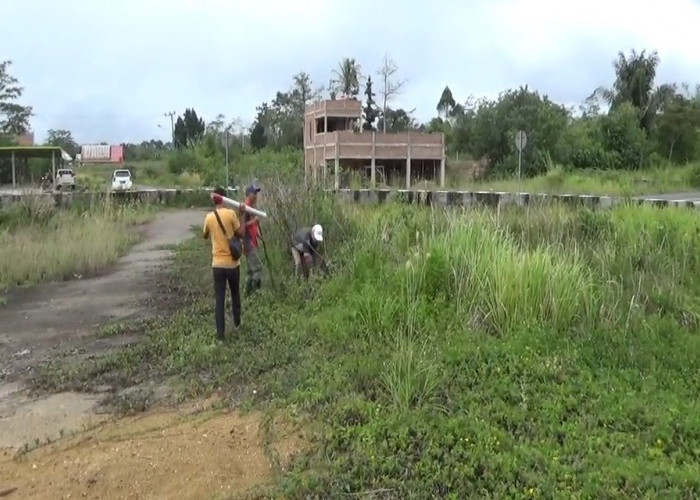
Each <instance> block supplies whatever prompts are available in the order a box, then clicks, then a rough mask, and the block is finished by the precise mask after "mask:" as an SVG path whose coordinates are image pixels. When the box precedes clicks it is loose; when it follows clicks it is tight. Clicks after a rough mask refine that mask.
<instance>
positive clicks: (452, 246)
mask: <svg viewBox="0 0 700 500" xmlns="http://www.w3.org/2000/svg"><path fill="white" fill-rule="evenodd" d="M270 196H271V198H273V197H274V198H275V199H274V200H270V201H269V202H268V204H269V205H270V206H271V213H274V214H276V215H275V217H273V220H272V222H273V223H274V224H270V225H269V227H265V229H266V242H267V245H268V249H269V250H270V253H271V254H272V255H271V260H272V266H273V269H274V271H275V280H276V281H275V283H276V289H272V288H271V287H270V284H269V281H268V282H267V283H266V289H265V290H263V292H262V293H261V294H260V295H259V296H257V297H255V300H252V301H246V302H245V304H244V308H245V310H244V326H243V327H242V329H241V330H240V332H238V333H237V334H236V336H235V337H234V339H233V340H231V341H230V342H228V343H227V344H225V345H223V346H217V345H215V344H214V343H213V338H214V332H213V314H212V308H213V300H212V297H211V296H210V295H211V293H210V288H211V285H210V274H209V272H208V267H207V266H208V259H209V253H208V252H209V250H208V248H207V247H206V244H205V243H204V242H202V241H201V240H198V239H193V240H192V241H190V242H188V243H186V244H184V245H182V246H181V247H180V248H179V251H178V256H177V259H176V261H175V263H174V268H173V270H172V289H171V290H170V293H171V294H172V295H174V296H177V297H178V298H179V299H178V300H181V304H180V306H178V308H177V309H178V311H177V312H176V313H175V314H173V315H172V316H169V317H167V318H160V319H154V320H153V321H152V322H151V324H150V325H148V327H147V328H144V327H143V325H140V326H138V325H136V326H134V327H133V328H138V329H139V331H142V330H143V331H146V332H147V333H146V334H145V337H144V340H143V342H142V343H141V344H139V345H137V346H133V347H131V348H129V349H128V350H125V351H123V352H121V353H119V354H116V355H110V356H108V357H105V358H101V359H97V360H94V361H92V362H89V363H88V364H86V365H83V366H82V367H81V368H80V369H77V370H76V369H73V368H71V369H66V368H65V367H61V366H55V367H47V368H46V369H45V371H43V372H40V373H39V374H38V375H37V378H36V379H35V383H36V384H37V385H38V386H40V387H44V388H46V387H51V388H54V389H66V388H86V387H90V386H91V385H93V384H102V383H105V382H107V383H110V382H111V383H115V382H118V383H122V384H123V383H137V382H139V381H143V380H146V379H148V380H154V379H159V378H166V377H172V376H174V377H176V378H177V379H178V380H180V381H181V382H180V383H181V384H182V387H183V388H184V392H185V394H187V395H189V396H195V395H197V396H201V395H204V394H209V393H211V392H212V391H217V392H219V393H221V394H224V395H227V396H228V397H229V398H230V400H231V401H232V402H238V404H241V402H242V404H243V405H244V406H247V407H258V408H260V407H261V408H263V409H267V410H268V411H278V412H283V413H285V414H286V415H292V416H295V417H296V418H298V419H301V420H303V421H305V422H306V427H307V428H308V429H310V432H311V435H312V437H311V440H312V443H311V444H312V446H311V449H312V452H310V453H309V454H307V455H304V456H301V457H298V459H297V460H296V461H295V463H294V466H293V468H292V469H291V471H289V472H288V473H287V474H286V475H285V476H284V477H283V478H282V480H281V481H280V483H279V484H278V485H277V487H276V488H277V489H276V491H275V492H268V493H269V494H271V495H272V494H273V493H276V494H277V495H282V496H285V497H293V498H303V497H304V496H305V495H318V496H325V497H328V496H330V497H342V496H346V495H353V496H358V495H359V496H362V494H363V493H364V494H365V495H369V496H371V495H373V494H374V495H375V496H381V497H383V498H430V497H435V496H442V497H447V498H470V497H480V498H483V497H491V498H505V497H533V498H554V497H561V498H584V497H585V498H589V497H596V498H620V497H626V498H629V497H634V498H652V497H653V498H692V497H697V496H698V495H700V465H699V464H700V411H699V410H700V403H698V398H697V395H698V394H699V393H700V378H698V377H697V373H698V370H699V369H700V362H699V361H698V356H697V353H698V352H699V349H700V336H698V333H697V332H698V331H699V330H700V282H698V280H697V279H696V277H697V275H698V272H700V255H699V254H698V252H697V248H698V246H699V245H700V219H698V217H697V215H696V214H695V213H694V212H692V211H686V210H682V209H681V210H678V209H656V208H651V207H644V206H641V207H638V206H620V207H617V208H615V209H613V210H611V211H602V212H592V211H589V210H585V209H579V210H574V209H569V208H564V207H561V206H544V207H540V208H530V210H528V211H526V212H521V211H519V210H518V209H516V208H513V209H511V210H507V211H501V212H499V213H494V212H489V211H485V210H484V211H478V210H472V211H459V210H453V211H440V210H430V209H427V208H426V209H417V208H415V207H409V206H398V205H391V206H385V207H382V208H381V209H376V208H375V209H366V208H358V207H347V208H346V207H339V206H337V205H336V204H335V202H334V201H333V200H332V199H330V198H327V197H324V196H322V195H314V194H313V193H312V194H309V193H306V195H305V196H302V192H301V191H300V192H299V193H286V194H284V195H280V194H279V193H277V194H275V193H271V194H270ZM301 199H303V203H301V202H298V201H295V200H301ZM312 214H313V215H314V216H315V219H314V220H318V221H320V222H322V223H323V224H324V227H325V228H326V230H325V235H326V240H327V251H328V253H329V255H330V257H331V258H332V261H333V269H334V275H333V276H332V277H331V278H330V279H328V280H325V281H324V280H313V281H312V283H311V284H310V285H305V284H301V283H298V282H297V281H295V280H293V279H291V278H290V276H289V271H290V270H289V264H288V263H287V257H286V256H285V255H283V253H282V250H283V249H284V248H286V246H285V245H286V243H285V241H286V240H285V238H286V235H285V231H286V228H288V227H290V226H297V225H299V224H300V223H302V221H308V220H310V219H309V218H310V217H311V216H312ZM278 218H279V219H278ZM128 328H129V326H127V325H124V326H123V328H122V330H125V329H128ZM110 333H112V334H113V333H114V331H110V332H107V333H106V334H110ZM103 334H105V333H104V332H103ZM254 391H255V392H254Z"/></svg>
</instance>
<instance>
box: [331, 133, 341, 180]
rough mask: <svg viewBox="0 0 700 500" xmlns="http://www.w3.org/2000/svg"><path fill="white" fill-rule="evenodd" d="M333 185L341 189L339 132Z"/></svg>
mask: <svg viewBox="0 0 700 500" xmlns="http://www.w3.org/2000/svg"><path fill="white" fill-rule="evenodd" d="M333 177H334V179H333V185H334V186H335V189H336V190H338V189H340V150H339V148H338V132H336V133H335V164H334V165H333Z"/></svg>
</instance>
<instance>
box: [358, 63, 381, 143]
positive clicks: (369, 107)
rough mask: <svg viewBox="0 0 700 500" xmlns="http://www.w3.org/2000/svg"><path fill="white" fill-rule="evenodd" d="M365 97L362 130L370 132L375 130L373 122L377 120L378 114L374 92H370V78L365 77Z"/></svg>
mask: <svg viewBox="0 0 700 500" xmlns="http://www.w3.org/2000/svg"><path fill="white" fill-rule="evenodd" d="M365 95H366V96H367V100H366V101H365V107H364V110H363V111H364V114H365V121H364V123H363V124H362V130H366V131H370V130H375V128H374V121H375V120H376V119H377V116H378V115H379V112H378V111H377V106H376V104H375V103H374V92H372V77H371V76H370V77H367V85H366V86H365Z"/></svg>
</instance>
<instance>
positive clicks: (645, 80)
mask: <svg viewBox="0 0 700 500" xmlns="http://www.w3.org/2000/svg"><path fill="white" fill-rule="evenodd" d="M659 62H660V59H659V56H658V53H657V52H656V51H653V52H647V51H645V50H643V51H641V52H637V51H635V50H632V51H631V52H630V53H629V54H624V53H622V52H620V53H618V55H617V59H616V60H615V61H614V63H613V68H612V69H613V73H612V75H611V76H612V86H610V87H600V88H597V89H594V91H593V92H591V94H590V95H589V96H587V98H586V99H585V100H584V102H583V103H582V104H581V105H580V106H579V108H578V109H573V108H567V107H566V106H564V105H561V104H558V103H556V102H553V101H552V100H551V99H549V97H548V96H547V95H543V94H540V93H539V92H538V91H537V90H535V89H530V88H529V87H527V86H521V87H519V88H515V89H508V90H505V91H503V92H501V93H500V94H499V96H498V97H497V98H495V99H488V98H476V97H475V96H469V97H468V98H467V99H466V100H465V101H462V102H458V101H457V100H456V99H455V97H454V95H453V94H452V91H451V90H450V88H449V86H446V87H445V88H444V90H443V91H442V93H441V95H440V96H439V98H438V99H437V102H436V107H435V111H436V116H435V117H434V118H432V119H431V120H429V121H428V122H427V123H422V124H421V123H418V122H417V121H416V120H415V119H414V118H413V117H412V111H406V110H404V109H401V108H397V109H392V108H391V106H390V103H391V100H392V98H393V97H395V96H396V95H398V94H399V93H400V91H401V90H402V89H403V87H404V85H405V83H406V82H405V81H403V80H400V79H398V78H396V74H397V70H398V68H397V66H396V64H395V63H394V62H393V61H392V60H391V59H390V58H389V57H388V56H385V58H384V60H383V63H382V65H381V67H380V68H379V69H378V70H377V71H376V72H375V77H377V82H378V85H377V87H378V91H377V94H378V96H379V103H376V102H375V93H374V89H373V86H374V85H375V82H373V81H372V75H371V74H368V75H366V76H365V75H364V74H363V71H362V68H361V66H360V64H359V63H358V62H357V61H356V60H355V59H353V58H345V59H343V60H342V61H341V62H340V63H339V65H338V67H337V68H336V69H335V70H333V72H332V77H331V80H330V84H329V85H328V87H327V89H325V90H326V93H325V95H324V93H323V89H318V90H316V91H312V88H313V84H312V82H311V79H310V78H309V77H308V74H306V73H299V74H298V75H296V76H295V77H294V79H293V82H292V86H291V88H290V89H289V90H287V91H285V92H278V93H277V95H276V97H275V98H274V99H273V100H272V101H271V102H270V103H267V102H265V103H263V104H262V105H260V106H258V107H257V108H256V111H257V116H256V119H255V122H254V125H253V128H252V132H253V133H254V137H253V136H252V137H251V143H252V145H253V146H254V147H255V148H262V147H272V148H275V149H279V148H283V147H286V146H292V147H296V148H298V147H301V145H302V131H301V128H300V126H299V124H301V123H302V120H303V107H304V105H305V104H308V103H309V102H311V101H313V100H315V99H319V98H322V97H325V98H330V99H336V98H338V97H342V98H349V99H359V96H360V89H361V86H362V85H363V84H364V86H365V89H364V95H365V97H364V105H363V116H364V123H363V125H362V128H363V129H364V130H382V131H387V132H403V131H407V130H416V131H427V132H437V131H440V132H443V133H444V134H445V136H446V144H447V148H448V153H449V155H450V156H451V157H453V158H454V157H455V156H460V157H462V158H471V159H474V160H485V161H486V163H487V164H488V166H489V169H488V171H489V172H491V173H499V172H504V171H510V172H512V171H513V169H514V168H515V164H516V159H517V154H516V148H515V143H514V137H515V133H516V132H517V131H518V130H524V131H526V133H527V135H528V146H527V148H526V149H525V151H524V165H525V174H526V175H536V174H539V173H542V172H543V171H544V170H545V169H547V168H548V167H549V166H550V165H552V164H562V165H566V166H569V167H573V168H593V169H630V170H632V169H640V168H644V167H646V166H649V165H653V164H658V163H661V162H663V161H669V162H673V163H676V164H682V163H686V162H689V161H695V160H700V86H696V87H693V88H691V87H690V86H689V85H687V84H677V83H671V82H664V83H660V84H659V83H658V82H657V81H656V73H657V69H658V66H659ZM375 120H377V123H376V125H375Z"/></svg>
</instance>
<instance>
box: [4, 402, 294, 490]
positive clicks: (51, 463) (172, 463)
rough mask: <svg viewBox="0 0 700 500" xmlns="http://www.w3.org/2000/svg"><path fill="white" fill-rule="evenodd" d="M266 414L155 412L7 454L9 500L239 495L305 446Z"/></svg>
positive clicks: (266, 479) (268, 478) (287, 427)
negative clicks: (18, 452) (31, 448)
mask: <svg viewBox="0 0 700 500" xmlns="http://www.w3.org/2000/svg"><path fill="white" fill-rule="evenodd" d="M303 442H304V441H303V439H302V436H301V435H300V433H299V431H297V430H294V428H293V427H292V426H290V425H287V424H275V423H270V422H268V421H267V420H266V419H265V418H264V417H263V416H262V415H260V414H255V413H252V414H248V415H243V414H240V413H237V412H226V413H224V412H216V411H213V410H204V411H203V409H202V407H196V408H191V409H189V411H183V410H180V411H175V410H150V411H148V412H146V413H144V414H141V415H140V416H138V417H127V418H122V419H119V420H114V421H110V422H107V423H104V424H102V425H100V426H98V427H96V428H94V429H92V430H89V431H86V432H85V433H81V434H80V435H77V436H75V437H70V438H65V439H62V440H60V441H58V442H56V443H53V444H51V445H48V446H44V447H42V448H38V449H36V450H33V451H29V452H27V453H25V454H23V455H22V456H21V457H20V458H13V455H12V454H11V453H5V456H4V457H3V456H0V492H2V491H7V492H9V493H8V495H7V498H18V499H19V498H101V499H102V498H104V499H109V498H144V499H146V498H179V499H188V498H192V499H201V498H212V497H213V498H235V497H237V496H239V495H241V494H243V493H244V492H246V491H247V490H248V491H249V489H250V488H251V487H256V486H261V485H265V484H266V483H268V482H269V481H271V480H273V479H274V477H275V475H276V474H278V473H279V472H281V471H283V470H284V468H285V467H286V466H287V464H288V462H289V459H290V458H291V457H292V456H293V455H294V454H295V453H297V452H298V451H300V450H301V448H302V446H303Z"/></svg>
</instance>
